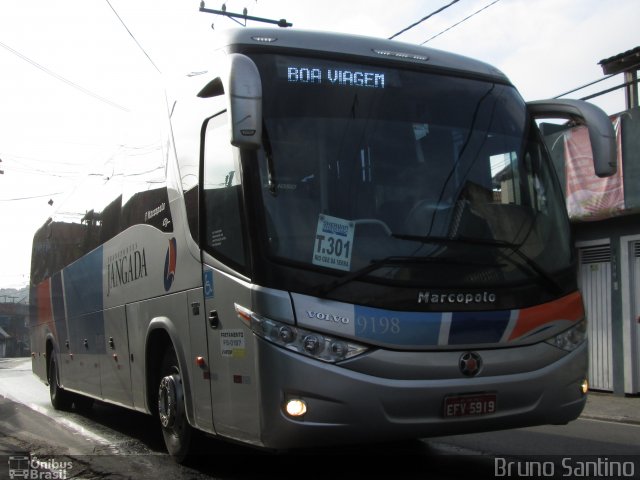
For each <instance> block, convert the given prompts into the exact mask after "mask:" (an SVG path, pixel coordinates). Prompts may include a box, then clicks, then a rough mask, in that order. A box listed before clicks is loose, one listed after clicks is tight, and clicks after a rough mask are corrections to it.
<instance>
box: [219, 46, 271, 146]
mask: <svg viewBox="0 0 640 480" xmlns="http://www.w3.org/2000/svg"><path fill="white" fill-rule="evenodd" d="M229 57H230V58H229V63H230V64H229V70H228V72H227V75H228V77H227V82H226V86H227V89H228V91H227V99H228V100H227V101H228V102H229V103H228V108H229V118H230V124H231V144H232V145H235V146H236V147H244V148H252V149H257V148H259V147H260V145H261V143H262V81H261V80H260V72H258V67H256V64H255V63H253V60H251V59H250V58H249V57H247V56H245V55H242V54H240V53H232V54H230V55H229Z"/></svg>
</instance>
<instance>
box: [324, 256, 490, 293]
mask: <svg viewBox="0 0 640 480" xmlns="http://www.w3.org/2000/svg"><path fill="white" fill-rule="evenodd" d="M428 263H429V264H431V263H439V264H442V263H450V264H465V265H469V264H470V262H468V261H461V260H458V259H453V258H441V257H412V256H391V257H385V258H380V259H377V260H371V263H370V264H369V265H367V266H365V267H362V268H361V269H359V270H355V271H353V272H351V273H349V274H347V275H344V276H342V277H340V278H338V279H336V280H333V281H332V282H329V283H327V284H325V285H321V286H320V287H318V289H317V294H318V296H321V297H323V296H325V295H327V294H328V293H329V292H331V291H333V290H335V289H336V288H338V287H340V286H342V285H345V284H347V283H349V282H352V281H354V280H357V279H358V278H362V277H364V276H366V275H368V274H369V273H371V272H373V271H375V270H378V269H380V268H384V267H400V266H405V265H420V264H428ZM473 264H474V265H476V264H480V263H476V262H473ZM483 265H484V264H483ZM485 266H486V265H485Z"/></svg>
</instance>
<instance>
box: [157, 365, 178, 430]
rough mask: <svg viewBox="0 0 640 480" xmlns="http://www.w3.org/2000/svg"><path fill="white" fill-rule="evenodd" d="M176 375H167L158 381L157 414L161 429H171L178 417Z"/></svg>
mask: <svg viewBox="0 0 640 480" xmlns="http://www.w3.org/2000/svg"><path fill="white" fill-rule="evenodd" d="M174 377H176V375H168V376H166V377H163V378H162V379H161V380H160V388H159V391H158V414H159V416H160V424H161V425H162V427H163V428H166V429H171V428H173V426H174V425H175V423H176V419H177V417H178V405H177V404H178V401H177V400H178V394H177V387H176V379H175V378H174Z"/></svg>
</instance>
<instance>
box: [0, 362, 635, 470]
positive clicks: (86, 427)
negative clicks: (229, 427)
mask: <svg viewBox="0 0 640 480" xmlns="http://www.w3.org/2000/svg"><path fill="white" fill-rule="evenodd" d="M198 451H199V452H200V454H199V455H196V456H194V457H193V458H192V459H191V460H190V462H189V463H188V464H187V465H186V466H181V465H177V464H175V463H174V462H173V461H172V460H171V459H170V458H169V457H168V456H167V455H166V453H165V452H164V447H163V443H162V439H161V435H160V431H159V428H158V426H157V425H156V422H155V421H154V419H153V418H152V417H150V416H147V415H143V414H140V413H136V412H131V411H128V410H125V409H122V408H118V407H113V406H110V405H107V404H103V403H101V402H96V404H95V405H94V407H93V408H92V409H91V410H90V411H89V412H86V413H79V412H76V411H70V412H59V411H55V410H53V408H52V407H51V405H50V403H49V398H48V389H47V387H46V386H45V385H43V384H42V383H41V382H40V381H39V380H38V379H37V378H36V377H35V376H34V375H33V374H32V373H31V366H30V361H29V359H26V360H1V359H0V479H1V478H9V473H10V472H9V467H10V466H11V465H10V464H11V460H12V459H13V460H12V461H13V466H14V467H15V466H16V465H17V464H18V463H19V462H18V460H17V459H18V457H19V456H20V455H21V454H22V455H30V458H31V459H33V458H34V457H35V458H36V459H37V462H36V465H35V466H36V467H37V470H38V472H39V474H40V477H38V478H82V479H89V478H91V479H93V478H96V479H121V478H122V479H125V478H126V479H154V480H155V479H159V478H176V479H182V478H188V479H201V478H202V479H204V478H229V479H244V478H279V479H287V478H292V479H293V478H295V479H298V480H299V479H307V478H323V479H342V478H349V479H355V478H358V479H359V478H392V479H396V478H398V479H405V478H406V479H412V478H416V479H417V478H420V479H424V478H429V479H453V478H456V479H457V478H464V477H467V478H468V477H469V476H472V477H473V478H474V479H476V478H478V479H480V478H518V477H529V478H540V476H544V477H548V476H549V475H547V474H548V473H550V471H551V469H552V470H553V474H554V475H555V478H585V476H584V475H581V474H582V473H583V471H582V470H579V468H581V466H582V465H583V464H582V463H581V462H582V461H583V460H584V461H591V462H600V470H599V471H595V473H596V475H592V476H590V477H588V478H627V476H626V475H622V476H613V475H610V473H611V472H610V471H607V472H605V471H604V470H603V468H608V467H612V466H615V465H613V464H614V463H615V462H617V463H616V465H617V464H618V463H619V464H621V465H622V464H623V462H629V461H632V462H634V463H633V465H631V464H629V463H625V464H624V465H623V466H624V467H626V469H627V472H628V471H629V468H631V467H633V478H640V425H631V424H623V423H617V422H606V421H596V420H589V419H579V420H577V421H575V422H572V423H571V424H569V425H566V426H545V427H534V428H526V429H518V430H510V431H503V432H492V433H482V434H473V435H460V436H452V437H438V438H430V439H422V440H415V441H409V442H402V443H391V444H377V445H359V446H353V447H336V448H327V449H322V450H318V449H315V450H312V451H305V452H297V453H296V454H272V453H265V452H261V451H258V450H254V449H252V448H249V447H245V446H238V445H233V444H229V443H226V442H221V441H216V440H214V439H211V438H208V437H204V436H201V437H199V438H198ZM582 456H585V457H582ZM563 462H564V463H563ZM56 468H58V470H56ZM518 468H519V469H520V470H517V469H518ZM536 468H538V469H540V470H539V471H536V470H535V469H536ZM609 470H611V468H610V469H609ZM47 472H48V474H47ZM14 473H15V472H14ZM536 473H540V474H541V475H540V476H537V475H533V474H536ZM592 473H593V472H592ZM603 473H607V475H603ZM622 473H625V472H622ZM47 475H48V477H47ZM52 475H53V476H52ZM56 475H57V476H56ZM63 475H64V476H63ZM551 478H553V477H551Z"/></svg>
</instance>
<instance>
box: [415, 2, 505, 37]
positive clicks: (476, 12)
mask: <svg viewBox="0 0 640 480" xmlns="http://www.w3.org/2000/svg"><path fill="white" fill-rule="evenodd" d="M499 1H500V0H494V1H493V2H491V3H490V4H489V5H485V6H484V7H482V8H481V9H480V10H476V11H475V12H473V13H472V14H471V15H469V16H468V17H465V18H463V19H462V20H460V21H459V22H458V23H454V24H453V25H451V26H450V27H449V28H445V29H444V30H443V31H441V32H440V33H438V34H436V35H434V36H433V37H431V38H428V39H427V40H425V41H424V42H422V43H421V44H420V45H424V44H425V43H427V42H430V41H431V40H433V39H434V38H436V37H439V36H440V35H442V34H443V33H445V32H448V31H449V30H451V29H452V28H454V27H457V26H458V25H460V24H461V23H463V22H466V21H467V20H469V19H470V18H471V17H475V16H476V15H478V14H479V13H480V12H482V11H483V10H486V9H487V8H489V7H490V6H491V5H494V4H496V3H498V2H499Z"/></svg>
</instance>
